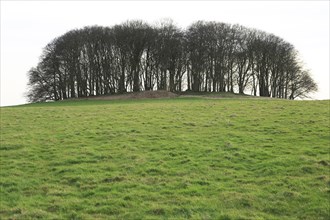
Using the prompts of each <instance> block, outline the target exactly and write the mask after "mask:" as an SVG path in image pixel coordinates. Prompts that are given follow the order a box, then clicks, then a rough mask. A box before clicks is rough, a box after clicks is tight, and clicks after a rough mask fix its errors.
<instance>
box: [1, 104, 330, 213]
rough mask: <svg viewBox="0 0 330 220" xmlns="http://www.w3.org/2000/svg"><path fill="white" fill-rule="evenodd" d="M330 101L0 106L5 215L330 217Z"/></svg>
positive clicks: (2, 190)
mask: <svg viewBox="0 0 330 220" xmlns="http://www.w3.org/2000/svg"><path fill="white" fill-rule="evenodd" d="M329 104H330V102H329V101H285V100H259V99H198V98H176V99H162V100H135V101H132V100H126V101H123V100H119V101H77V102H60V103H44V104H34V105H27V106H21V107H8V108H1V148H0V156H1V157H0V159H1V160H0V162H1V170H0V175H1V178H0V186H1V192H0V193H1V194H0V196H1V204H0V205H1V207H0V218H1V219H2V218H4V219H6V218H15V219H28V218H37V217H40V218H42V219H45V218H46V219H52V218H54V219H58V218H72V219H80V218H81V219H98V218H100V219H104V218H113V219H142V218H143V219H158V218H159V219H186V218H190V219H238V218H243V219H301V218H302V219H329V218H330V216H329V211H330V208H329V201H330V199H329V196H330V189H329V188H330V176H329V169H330V158H329V149H330V148H329V131H330V127H329Z"/></svg>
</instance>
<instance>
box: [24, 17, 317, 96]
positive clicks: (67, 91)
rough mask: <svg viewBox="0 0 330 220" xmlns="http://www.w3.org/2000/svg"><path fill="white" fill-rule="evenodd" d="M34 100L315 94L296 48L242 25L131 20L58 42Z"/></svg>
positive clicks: (37, 73)
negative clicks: (162, 93) (150, 93)
mask: <svg viewBox="0 0 330 220" xmlns="http://www.w3.org/2000/svg"><path fill="white" fill-rule="evenodd" d="M28 77H29V83H28V85H29V87H30V89H29V91H28V93H27V97H28V100H29V101H31V102H38V101H45V100H63V99H68V98H75V97H87V96H94V95H104V94H115V93H125V92H130V91H134V92H135V91H142V90H154V89H157V90H168V91H172V92H179V91H183V90H191V91H195V92H200V91H205V92H238V93H241V94H243V93H244V92H246V90H250V92H251V94H253V95H255V96H256V95H259V96H267V97H277V98H285V99H295V98H305V97H308V94H309V93H311V92H315V91H317V85H316V83H315V82H314V80H313V79H312V77H311V75H310V73H309V71H306V70H305V69H304V68H303V66H302V64H301V62H299V60H298V55H297V51H296V50H295V48H294V46H293V45H291V44H290V43H288V42H286V41H284V40H283V39H281V38H280V37H277V36H275V35H273V34H268V33H265V32H263V31H259V30H255V29H249V28H246V27H243V26H241V25H229V24H225V23H219V22H205V21H197V22H195V23H193V24H191V25H190V26H189V27H188V28H187V29H186V30H185V31H183V30H181V29H180V28H178V27H176V26H175V25H174V24H173V22H172V21H169V20H167V21H162V22H160V23H159V24H158V25H155V26H151V25H149V24H147V23H145V22H143V21H140V20H134V21H127V22H124V23H122V24H119V25H115V26H113V27H99V26H92V27H85V28H82V29H75V30H71V31H69V32H67V33H65V34H64V35H62V36H60V37H57V38H55V39H54V40H53V41H51V42H50V43H49V44H48V45H46V47H45V48H44V50H43V52H42V55H41V57H40V62H39V63H38V65H37V66H36V67H35V68H31V69H30V70H29V71H28Z"/></svg>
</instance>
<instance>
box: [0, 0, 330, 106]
mask: <svg viewBox="0 0 330 220" xmlns="http://www.w3.org/2000/svg"><path fill="white" fill-rule="evenodd" d="M0 18H1V30H0V31H1V38H0V40H1V63H0V64H1V100H0V101H1V102H0V104H1V106H7V105H17V104H22V103H26V100H25V98H24V93H25V92H26V89H27V87H26V84H27V75H26V73H27V71H28V70H29V69H30V68H31V67H33V66H36V65H37V63H38V60H39V56H40V55H41V51H42V48H43V47H44V46H46V44H47V43H49V42H50V41H51V40H52V39H53V38H55V37H58V36H60V35H62V34H64V33H65V32H67V31H69V30H71V29H73V28H81V27H84V26H88V25H102V26H112V25H114V24H119V23H121V22H123V21H126V20H129V19H142V20H144V21H147V22H148V23H153V22H157V21H159V20H160V19H162V18H171V19H173V20H174V22H175V23H176V24H177V25H178V26H180V27H182V28H184V27H187V26H188V25H189V24H191V23H192V22H194V21H197V20H205V21H221V22H226V23H231V24H234V23H238V24H241V25H244V26H247V27H251V28H257V29H260V30H264V31H266V32H269V33H273V34H275V35H277V36H279V37H282V38H284V39H285V40H286V41H288V42H290V43H292V44H293V45H294V46H295V47H296V49H297V50H298V51H299V52H300V55H301V59H302V60H303V61H304V63H305V66H306V68H308V69H310V70H311V72H312V76H313V78H314V79H315V81H316V82H317V83H318V85H319V92H318V93H315V94H314V95H313V98H315V99H329V98H330V97H329V96H330V94H329V1H327V0H326V1H312V0H311V1H246V0H245V1H2V0H1V17H0Z"/></svg>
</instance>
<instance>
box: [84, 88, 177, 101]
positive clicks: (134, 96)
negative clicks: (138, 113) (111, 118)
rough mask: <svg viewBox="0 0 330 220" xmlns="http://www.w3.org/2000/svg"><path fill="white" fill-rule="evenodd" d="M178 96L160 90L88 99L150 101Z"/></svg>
mask: <svg viewBox="0 0 330 220" xmlns="http://www.w3.org/2000/svg"><path fill="white" fill-rule="evenodd" d="M177 96H178V95H177V94H175V93H173V92H169V91H165V90H158V91H142V92H129V93H125V94H118V95H104V96H94V97H91V96H90V97H88V98H87V99H93V100H117V99H149V98H174V97H177Z"/></svg>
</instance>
